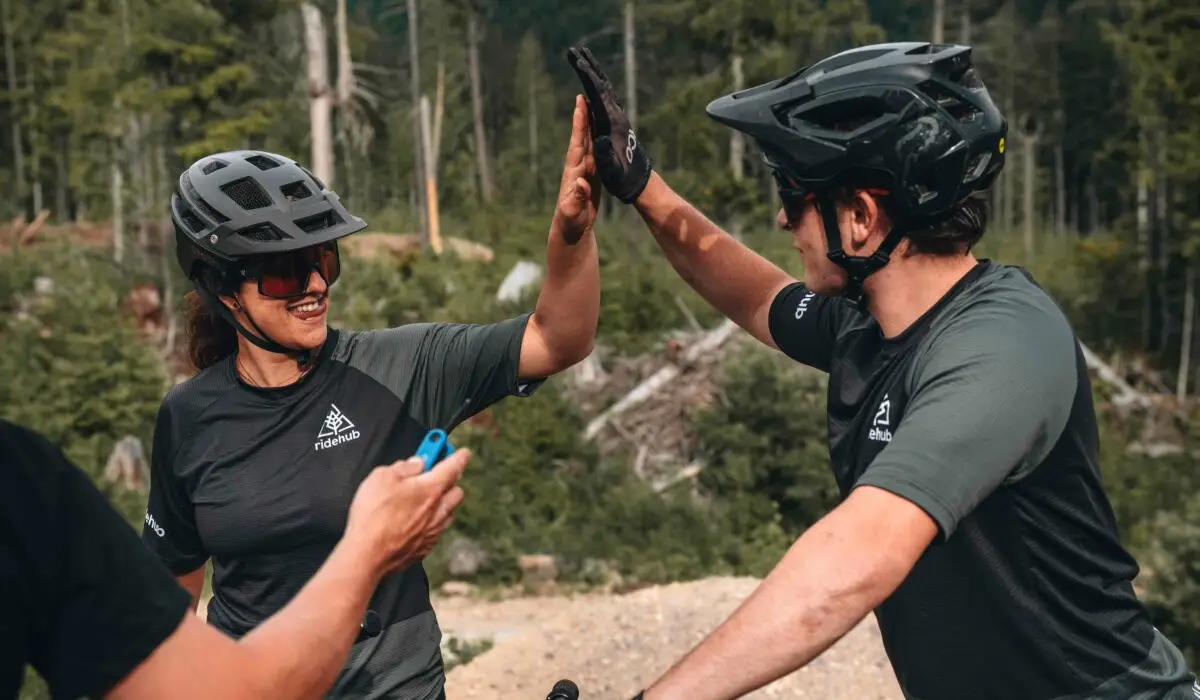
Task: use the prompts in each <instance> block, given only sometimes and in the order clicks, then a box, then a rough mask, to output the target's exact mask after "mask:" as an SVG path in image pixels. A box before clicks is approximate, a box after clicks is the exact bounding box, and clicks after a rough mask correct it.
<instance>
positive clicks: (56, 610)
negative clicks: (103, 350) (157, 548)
mask: <svg viewBox="0 0 1200 700" xmlns="http://www.w3.org/2000/svg"><path fill="white" fill-rule="evenodd" d="M189 603H190V599H189V597H188V594H187V593H186V592H185V591H184V590H183V589H182V588H180V587H179V584H177V583H176V582H175V579H173V578H172V577H171V574H170V573H168V572H167V570H166V568H165V567H163V565H162V564H161V563H160V562H159V561H158V560H157V559H155V558H154V555H153V554H151V553H150V552H149V551H147V550H146V548H145V547H143V546H142V544H141V543H140V542H138V537H137V531H136V530H134V529H133V528H132V527H130V526H129V523H127V522H125V521H124V520H123V519H122V518H121V516H120V515H118V514H117V512H116V511H115V510H113V507H112V506H111V505H109V503H108V501H107V500H106V499H105V498H104V496H103V495H101V494H100V492H99V491H97V490H96V487H95V486H94V485H93V484H92V482H91V480H90V479H88V477H87V475H85V474H84V473H83V472H82V471H80V470H79V468H78V467H76V466H75V465H73V464H71V463H70V462H69V461H67V458H66V456H65V455H64V454H63V453H62V451H61V450H59V449H58V448H57V447H55V446H53V445H52V444H51V443H50V442H49V441H47V440H46V439H45V438H44V437H42V436H40V435H38V434H36V433H33V432H32V431H29V430H27V429H25V428H22V427H19V426H16V425H13V424H12V423H9V422H7V421H0V698H15V697H17V689H18V688H19V687H20V686H21V681H22V680H23V679H24V674H25V665H26V664H27V663H28V664H32V665H33V667H34V668H36V669H37V671H38V673H40V674H41V676H42V677H43V678H44V679H45V680H46V682H47V684H48V685H49V687H50V693H51V695H52V696H53V697H54V698H56V699H57V698H79V697H85V696H86V697H97V698H98V697H103V696H104V694H105V693H107V692H108V691H109V690H111V689H112V687H113V686H114V685H116V684H117V683H118V682H119V681H120V680H121V679H123V678H125V677H126V676H127V675H129V673H130V672H132V671H133V670H134V669H135V668H137V667H138V666H139V665H140V664H141V663H142V662H143V661H145V660H146V658H147V657H149V656H150V654H151V653H152V652H153V651H154V650H155V649H157V648H158V646H159V645H160V644H162V642H163V641H165V640H166V639H167V638H168V637H170V636H171V634H172V633H174V631H175V630H176V629H177V628H178V627H179V625H180V624H182V623H183V621H184V619H185V618H184V616H185V615H187V610H188V604H189Z"/></svg>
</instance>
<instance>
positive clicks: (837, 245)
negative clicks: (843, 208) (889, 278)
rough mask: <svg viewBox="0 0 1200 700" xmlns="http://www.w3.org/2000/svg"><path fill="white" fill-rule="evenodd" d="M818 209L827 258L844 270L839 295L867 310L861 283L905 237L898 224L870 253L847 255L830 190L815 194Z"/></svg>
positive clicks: (879, 266) (884, 261)
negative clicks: (844, 277) (844, 279)
mask: <svg viewBox="0 0 1200 700" xmlns="http://www.w3.org/2000/svg"><path fill="white" fill-rule="evenodd" d="M816 199H817V210H818V211H819V212H820V214H821V223H823V224H824V225H825V241H826V245H827V247H828V248H829V252H828V253H827V254H826V257H828V258H829V260H830V261H831V262H833V264H835V265H837V266H838V267H840V268H842V269H843V270H845V271H846V286H845V287H843V288H842V291H841V296H842V297H843V298H845V299H846V301H847V302H848V303H849V304H850V305H851V306H853V307H854V308H855V309H857V310H859V311H866V310H867V295H866V292H865V291H864V290H863V284H864V283H865V282H866V281H867V277H868V276H869V275H871V273H873V272H877V271H879V270H880V269H881V268H882V267H883V266H884V265H887V264H888V260H889V259H890V256H891V253H892V251H893V250H895V249H896V246H897V245H898V244H899V243H900V239H901V238H904V234H903V233H902V232H901V230H900V227H899V226H893V227H892V230H891V231H889V232H888V234H887V235H886V236H884V239H883V242H881V243H880V244H879V247H878V248H876V249H875V252H874V253H871V254H870V255H847V254H846V251H845V250H843V249H842V232H841V229H840V228H839V227H838V220H837V219H838V217H837V207H836V206H834V202H833V196H832V195H831V194H830V192H829V190H822V191H821V192H818V193H816Z"/></svg>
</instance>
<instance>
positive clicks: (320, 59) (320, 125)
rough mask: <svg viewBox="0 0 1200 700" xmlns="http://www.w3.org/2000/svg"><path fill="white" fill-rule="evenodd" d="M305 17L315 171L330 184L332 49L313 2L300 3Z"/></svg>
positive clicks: (309, 108) (309, 106) (310, 121)
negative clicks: (330, 75)
mask: <svg viewBox="0 0 1200 700" xmlns="http://www.w3.org/2000/svg"><path fill="white" fill-rule="evenodd" d="M300 12H301V15H302V16H303V18H304V50H305V53H306V55H307V57H308V116H309V125H310V129H311V131H312V171H313V174H314V175H316V176H317V179H319V180H321V181H322V182H324V183H325V185H326V186H329V185H330V183H332V182H333V98H334V95H333V90H332V89H331V88H330V86H329V51H328V47H327V45H326V41H327V38H326V33H325V20H324V18H322V17H321V11H320V10H319V9H317V6H316V5H314V4H312V3H311V2H306V3H304V4H302V5H301V6H300Z"/></svg>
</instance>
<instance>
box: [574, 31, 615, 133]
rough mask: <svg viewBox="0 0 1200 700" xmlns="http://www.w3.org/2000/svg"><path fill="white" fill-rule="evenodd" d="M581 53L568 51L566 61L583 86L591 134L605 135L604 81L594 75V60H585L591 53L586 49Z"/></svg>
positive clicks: (606, 130) (576, 50)
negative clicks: (591, 129)
mask: <svg viewBox="0 0 1200 700" xmlns="http://www.w3.org/2000/svg"><path fill="white" fill-rule="evenodd" d="M583 51H584V52H586V54H585V53H581V52H580V51H579V50H578V49H574V48H572V49H570V50H569V51H568V52H567V60H568V62H569V63H570V64H571V68H572V69H573V70H574V71H575V75H576V76H577V77H578V78H579V82H580V84H582V85H583V92H584V97H585V98H586V101H587V105H588V110H589V112H590V113H591V117H592V125H593V127H594V132H593V133H596V132H598V133H601V134H603V133H607V132H608V130H609V129H608V119H607V117H606V116H605V115H604V104H605V101H604V97H603V95H602V91H603V86H604V79H603V78H601V77H600V76H599V75H597V73H596V68H597V67H598V66H596V67H593V65H592V64H593V63H594V59H593V60H592V61H591V62H589V61H588V59H587V58H586V57H587V56H591V52H590V51H588V50H587V49H586V48H585V49H584V50H583Z"/></svg>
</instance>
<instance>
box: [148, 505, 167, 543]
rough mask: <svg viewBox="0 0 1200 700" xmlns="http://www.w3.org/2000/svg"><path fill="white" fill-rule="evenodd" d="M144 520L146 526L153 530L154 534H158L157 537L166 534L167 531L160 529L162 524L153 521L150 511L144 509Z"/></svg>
mask: <svg viewBox="0 0 1200 700" xmlns="http://www.w3.org/2000/svg"><path fill="white" fill-rule="evenodd" d="M145 521H146V527H148V528H150V529H151V530H153V531H154V534H156V535H158V536H159V537H162V536H163V535H165V534H167V531H166V530H164V529H162V526H161V525H159V524H158V523H157V522H155V521H154V516H153V515H150V511H146V517H145Z"/></svg>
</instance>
